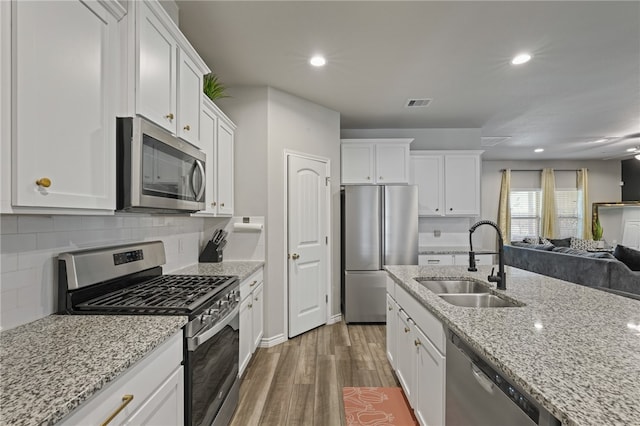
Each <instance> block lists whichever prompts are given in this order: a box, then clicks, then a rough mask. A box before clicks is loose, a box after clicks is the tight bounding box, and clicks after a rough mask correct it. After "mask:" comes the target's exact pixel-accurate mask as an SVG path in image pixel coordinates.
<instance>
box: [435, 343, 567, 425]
mask: <svg viewBox="0 0 640 426" xmlns="http://www.w3.org/2000/svg"><path fill="white" fill-rule="evenodd" d="M447 337H448V338H447V360H446V366H447V367H446V368H447V375H446V378H447V379H446V380H447V384H446V417H445V419H446V424H447V426H473V425H475V426H519V425H527V426H528V425H544V426H556V425H560V422H559V421H558V420H557V419H556V418H555V417H553V416H552V415H551V413H549V412H548V411H547V410H545V409H544V408H542V406H540V405H539V404H538V403H536V402H535V401H533V400H532V399H531V398H530V397H528V396H527V395H525V394H524V393H523V392H522V390H521V389H519V388H517V387H516V386H515V385H514V384H513V383H511V382H510V381H509V380H508V379H506V378H505V377H504V375H503V373H501V372H499V371H498V370H497V369H496V368H494V367H492V366H491V365H489V363H487V362H486V361H485V360H484V359H483V358H481V357H480V356H479V355H478V354H477V353H475V352H474V351H473V350H472V349H471V348H470V347H469V346H468V345H467V344H466V343H465V342H464V341H462V340H461V339H460V338H459V337H458V336H457V335H456V334H455V333H453V332H452V331H449V332H448V335H447Z"/></svg>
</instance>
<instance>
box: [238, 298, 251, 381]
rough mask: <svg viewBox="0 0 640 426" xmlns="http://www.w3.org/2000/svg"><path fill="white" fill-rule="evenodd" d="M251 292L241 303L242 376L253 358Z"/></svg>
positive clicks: (240, 364)
mask: <svg viewBox="0 0 640 426" xmlns="http://www.w3.org/2000/svg"><path fill="white" fill-rule="evenodd" d="M252 302H253V298H252V297H251V294H249V296H247V297H246V298H245V299H244V300H243V301H242V302H241V303H240V315H239V316H240V359H239V364H238V365H239V371H238V375H239V376H242V373H243V372H244V369H245V368H247V365H248V364H249V360H250V359H251V344H252V340H253V330H252V328H253V320H252V318H251V308H252V307H253V303H252Z"/></svg>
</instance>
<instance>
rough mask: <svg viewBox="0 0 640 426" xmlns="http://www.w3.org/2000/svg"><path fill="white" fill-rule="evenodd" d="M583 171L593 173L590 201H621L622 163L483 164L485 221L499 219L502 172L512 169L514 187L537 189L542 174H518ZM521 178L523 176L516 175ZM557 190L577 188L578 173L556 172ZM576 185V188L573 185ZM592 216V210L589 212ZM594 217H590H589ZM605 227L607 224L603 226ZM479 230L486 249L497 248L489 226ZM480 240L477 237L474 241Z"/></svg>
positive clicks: (532, 162)
mask: <svg viewBox="0 0 640 426" xmlns="http://www.w3.org/2000/svg"><path fill="white" fill-rule="evenodd" d="M545 167H550V168H553V169H579V168H582V167H586V168H587V169H588V170H589V202H590V203H596V202H617V201H620V199H621V190H620V171H621V165H620V161H615V160H610V161H601V160H594V161H483V162H482V181H481V191H482V219H489V220H493V221H495V220H497V218H498V199H499V195H500V181H501V178H502V175H501V173H500V170H501V169H511V170H512V173H511V187H512V188H515V186H516V185H515V184H514V181H515V180H517V181H518V182H519V186H525V187H526V186H528V187H532V188H533V187H536V185H538V186H537V187H538V188H539V183H540V180H539V179H540V172H515V170H518V169H525V170H526V169H542V168H545ZM516 175H519V176H516ZM555 175H556V188H562V187H565V188H570V187H573V188H575V187H576V185H575V172H556V173H555ZM571 185H573V186H571ZM589 215H591V211H589ZM589 217H590V216H589ZM603 227H604V224H603ZM482 228H484V229H480V228H479V229H478V231H476V232H482V233H483V234H482V241H483V243H482V246H483V247H495V234H494V233H493V232H492V231H491V230H490V229H488V228H487V227H482ZM476 238H477V237H474V242H475V241H476Z"/></svg>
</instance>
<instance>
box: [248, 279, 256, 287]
mask: <svg viewBox="0 0 640 426" xmlns="http://www.w3.org/2000/svg"><path fill="white" fill-rule="evenodd" d="M256 284H258V280H255V281H254V282H252V283H251V284H249V287H253V286H254V285H256Z"/></svg>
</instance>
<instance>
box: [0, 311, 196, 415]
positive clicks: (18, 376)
mask: <svg viewBox="0 0 640 426" xmlns="http://www.w3.org/2000/svg"><path fill="white" fill-rule="evenodd" d="M186 322H187V317H182V316H141V315H137V316H129V315H51V316H48V317H46V318H43V319H40V320H38V321H34V322H32V323H29V324H25V325H23V326H20V327H17V328H14V329H12V330H7V331H3V332H2V333H0V392H1V394H0V424H1V425H51V424H54V423H56V422H57V421H59V420H61V419H62V418H63V417H64V416H66V415H67V414H69V413H70V412H71V411H73V409H74V408H76V407H77V406H78V405H80V404H81V403H82V402H84V401H85V400H87V399H88V398H89V397H90V396H92V395H93V394H94V393H96V392H97V391H99V390H100V389H102V388H103V387H104V386H105V385H106V384H107V383H109V382H110V381H112V380H114V379H115V378H116V377H118V376H119V375H120V374H122V373H123V372H124V371H125V370H126V369H127V368H129V367H130V366H132V365H133V364H134V363H135V362H137V361H139V360H140V359H142V358H143V357H144V356H145V355H147V354H148V353H149V352H150V351H151V350H153V349H155V348H156V347H157V346H158V345H160V344H161V343H162V342H164V341H165V340H167V339H168V338H169V337H171V336H173V335H174V334H175V333H177V332H179V331H180V328H181V327H182V326H183V325H184V324H186Z"/></svg>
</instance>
